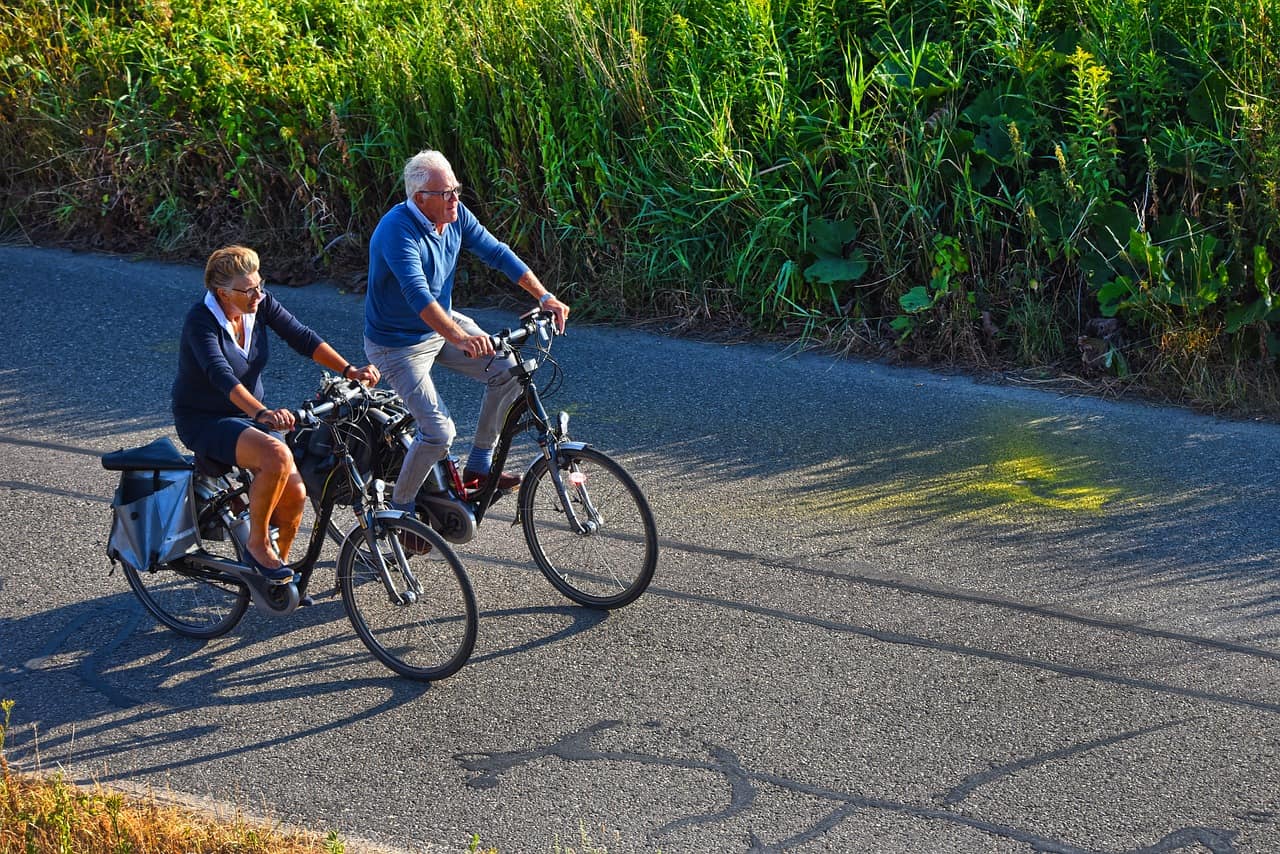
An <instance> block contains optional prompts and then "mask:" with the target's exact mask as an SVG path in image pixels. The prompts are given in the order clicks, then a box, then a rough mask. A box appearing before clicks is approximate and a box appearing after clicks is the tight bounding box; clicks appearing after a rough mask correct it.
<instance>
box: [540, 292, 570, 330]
mask: <svg viewBox="0 0 1280 854" xmlns="http://www.w3.org/2000/svg"><path fill="white" fill-rule="evenodd" d="M542 310H543V311H549V312H551V316H552V317H553V318H554V319H555V323H556V332H557V333H559V334H560V335H563V334H564V325H565V324H566V323H568V322H569V306H568V305H567V304H565V303H562V302H560V300H558V299H556V298H555V297H551V298H550V299H548V300H547V301H546V302H544V303H542Z"/></svg>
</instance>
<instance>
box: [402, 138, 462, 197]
mask: <svg viewBox="0 0 1280 854" xmlns="http://www.w3.org/2000/svg"><path fill="white" fill-rule="evenodd" d="M441 172H447V173H450V174H452V173H453V167H452V166H450V165H449V160H448V158H446V157H445V156H444V155H443V154H441V153H440V152H438V151H432V150H430V149H428V150H426V151H419V152H418V153H417V154H415V155H413V156H412V157H410V158H409V162H408V163H406V164H404V194H405V197H406V198H409V199H412V198H413V194H414V193H416V192H418V191H419V190H421V189H422V188H424V187H426V186H427V182H428V181H430V180H431V176H432V175H434V174H439V173H441Z"/></svg>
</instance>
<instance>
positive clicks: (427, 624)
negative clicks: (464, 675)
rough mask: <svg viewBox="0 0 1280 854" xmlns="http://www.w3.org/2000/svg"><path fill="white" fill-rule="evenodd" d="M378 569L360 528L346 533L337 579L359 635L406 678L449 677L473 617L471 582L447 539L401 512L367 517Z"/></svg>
mask: <svg viewBox="0 0 1280 854" xmlns="http://www.w3.org/2000/svg"><path fill="white" fill-rule="evenodd" d="M374 541H375V543H376V544H377V551H378V553H379V554H380V555H381V558H382V561H381V563H382V567H379V566H378V563H379V561H378V560H377V559H376V558H375V556H374V551H373V549H371V548H370V547H369V541H368V539H367V537H366V534H365V531H364V529H363V528H360V527H356V528H355V529H354V530H352V531H351V533H350V534H348V535H347V538H346V540H345V542H343V544H342V552H341V554H340V555H339V556H338V585H339V587H340V588H341V589H342V601H343V605H344V606H345V607H346V609H347V617H348V618H349V619H350V620H351V625H352V626H353V627H354V628H355V630H356V634H358V635H359V636H360V640H362V641H363V642H364V645H365V646H367V647H368V648H369V651H370V652H372V653H373V654H374V656H376V657H377V658H378V660H379V661H381V662H382V663H383V664H385V665H386V666H387V667H390V668H391V669H392V670H394V671H395V672H397V673H399V674H400V675H402V676H407V677H409V678H410V679H420V680H423V681H432V680H436V679H444V678H445V677H446V676H451V675H453V674H454V673H457V672H458V670H459V669H461V667H462V665H464V664H466V663H467V659H468V658H470V656H471V650H472V649H473V648H474V647H475V643H476V625H477V622H478V620H479V616H478V614H477V608H476V597H475V593H474V592H473V591H472V589H471V581H470V579H469V578H467V573H466V570H465V569H463V566H462V562H461V561H460V560H458V556H457V554H456V553H455V552H454V551H453V549H452V548H450V546H449V544H448V543H446V542H445V541H444V539H443V538H442V537H441V536H440V535H439V534H437V533H436V532H435V531H433V530H431V529H430V528H429V527H427V526H426V525H424V524H422V523H421V522H419V521H418V520H417V519H412V518H409V517H394V518H385V519H377V520H375V521H374Z"/></svg>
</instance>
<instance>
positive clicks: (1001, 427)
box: [0, 248, 1280, 854]
mask: <svg viewBox="0 0 1280 854" xmlns="http://www.w3.org/2000/svg"><path fill="white" fill-rule="evenodd" d="M0 281H2V282H3V283H4V284H3V300H4V318H5V320H4V328H3V334H2V335H0V525H2V526H3V529H4V530H5V531H7V534H5V535H4V536H3V537H0V696H2V697H9V698H12V699H14V700H16V702H17V705H16V707H15V708H14V711H13V726H12V729H11V731H10V733H9V737H8V743H7V744H6V748H5V749H6V753H7V754H8V755H9V757H10V759H12V760H16V761H18V762H21V763H22V764H24V765H25V766H27V767H32V766H34V765H36V764H37V763H39V765H40V766H41V767H43V768H46V769H50V768H54V767H63V768H65V769H67V770H68V771H69V773H71V774H72V775H73V776H75V777H80V778H94V779H97V780H99V781H101V782H103V783H108V784H110V783H114V782H124V781H128V782H129V783H131V784H142V785H151V786H154V787H156V788H157V789H161V790H165V789H169V790H173V791H176V792H183V793H191V794H193V795H198V796H205V797H211V798H214V799H215V800H218V801H221V802H230V803H234V804H238V805H240V806H242V807H245V808H248V809H251V810H254V811H258V812H263V813H267V814H270V815H271V816H273V817H276V818H279V819H282V820H286V821H293V822H298V823H301V824H304V825H307V826H310V827H313V828H315V829H317V830H325V829H329V828H336V829H337V830H339V831H340V832H342V833H346V834H351V835H354V836H358V837H363V838H367V839H372V840H377V841H381V842H385V843H391V844H395V845H398V846H400V847H401V848H404V849H408V850H413V851H460V850H465V848H466V846H467V843H468V842H469V840H470V839H471V837H472V834H476V835H478V837H479V839H480V840H481V841H482V842H483V843H484V844H487V845H496V846H498V847H499V848H500V849H501V850H502V851H503V852H504V854H510V853H511V852H549V851H551V850H552V849H553V846H554V845H555V844H556V842H557V840H558V841H559V842H560V843H561V844H563V845H572V846H577V845H578V844H579V837H580V834H581V830H580V828H585V829H586V831H587V833H588V835H589V836H590V838H591V839H592V840H593V841H594V842H595V843H597V844H607V845H608V848H609V850H610V851H612V852H630V851H646V852H648V851H657V850H659V849H660V850H661V851H663V852H667V854H671V852H710V851H715V852H721V851H723V852H746V851H760V852H763V851H788V852H790V851H797V852H813V851H840V852H846V851H857V852H877V854H895V852H913V853H914V852H1030V851H1036V852H1042V851H1043V852H1072V853H1073V854H1074V852H1175V851H1186V852H1200V851H1211V852H1260V854H1266V853H1267V852H1275V851H1280V763H1278V754H1280V690H1278V689H1280V539H1278V538H1277V535H1276V522H1277V519H1280V487H1278V486H1277V472H1280V428H1277V427H1276V426H1274V425H1264V424H1242V423H1232V422H1227V421H1222V420H1216V419H1213V418H1208V417H1203V416H1197V415H1194V414H1189V413H1186V412H1183V411H1180V410H1176V409H1169V408H1157V407H1146V406H1139V405H1131V404H1118V403H1113V402H1104V401H1099V400H1095V399H1090V398H1080V397H1064V396H1059V395H1054V394H1048V393H1043V392H1038V391H1031V390H1022V389H1009V388H1001V387H995V386H989V385H980V384H975V383H973V382H971V381H969V380H966V379H962V378H957V377H949V376H942V375H938V374H933V373H927V372H921V371H913V370H902V369H891V368H888V367H884V366H881V365H876V364H870V363H864V362H858V361H837V360H832V359H828V358H822V357H816V356H811V355H801V356H798V357H792V356H789V355H788V354H786V353H784V352H781V351H779V350H776V349H773V348H769V347H759V346H722V345H714V344H706V343H694V342H688V341H679V340H670V339H666V338H661V337H655V336H652V335H648V334H642V333H639V332H634V331H626V330H616V329H609V328H589V327H586V326H582V325H578V326H575V327H573V328H572V329H571V333H570V334H569V335H568V336H567V337H566V338H564V339H562V340H561V341H560V342H558V343H557V345H556V355H557V357H558V359H559V362H560V363H561V365H562V366H563V367H564V369H565V371H566V381H565V384H564V387H563V388H562V390H561V391H560V393H559V394H558V395H557V397H556V398H555V399H554V400H553V401H552V402H551V405H552V406H553V407H554V408H565V409H568V410H569V411H570V412H571V413H572V414H573V419H574V420H573V423H574V427H575V429H574V434H575V436H576V437H578V438H582V439H586V440H588V441H590V442H592V443H593V444H595V445H596V446H598V447H600V448H602V449H604V450H607V451H609V452H612V453H614V454H615V455H617V456H618V457H619V458H620V459H622V460H623V461H625V463H626V464H627V466H628V467H629V468H630V470H631V471H632V472H633V473H634V474H635V475H636V477H637V479H638V480H639V481H640V483H641V485H642V486H643V487H644V489H645V490H646V492H647V494H648V496H649V498H650V501H651V503H652V505H653V508H654V510H655V513H656V515H657V518H658V525H659V529H660V533H661V537H662V557H661V561H660V564H659V567H658V573H657V577H656V579H655V581H654V584H653V586H652V588H651V589H650V591H649V592H648V593H647V594H646V595H645V596H644V597H642V598H641V599H640V600H639V601H638V602H637V603H635V604H634V605H632V606H631V607H629V608H626V609H623V610H621V611H618V612H615V613H611V614H608V615H604V614H601V613H595V612H592V611H589V610H584V609H581V608H578V607H574V606H572V605H570V604H569V603H568V602H566V601H565V600H563V599H561V598H559V597H558V595H557V594H556V593H555V592H554V591H553V590H552V589H551V587H550V586H549V585H548V584H547V583H546V582H545V581H544V580H543V579H542V577H541V576H540V575H538V574H537V572H536V571H535V570H534V569H533V567H532V565H531V562H530V560H529V558H528V554H527V550H526V548H525V546H524V544H523V541H522V539H521V536H520V533H519V529H512V528H511V527H510V525H509V521H510V519H511V513H510V512H509V509H507V508H502V505H499V507H498V508H495V513H496V515H495V517H491V519H490V520H488V521H487V522H486V523H485V525H484V526H483V527H482V529H481V532H480V535H479V537H478V538H477V539H476V540H475V541H474V542H473V543H471V544H469V545H468V546H467V547H464V549H463V550H462V554H463V556H464V559H465V560H466V561H467V564H468V567H469V569H470V571H471V573H472V577H473V581H474V583H475V587H476V591H477V596H478V598H479V603H480V608H481V624H480V638H479V641H478V643H477V647H476V651H475V654H474V656H473V658H472V660H471V662H470V663H469V664H468V665H467V667H466V668H464V669H463V670H462V671H461V672H460V673H459V674H457V675H456V676H454V677H452V678H450V679H447V680H444V681H442V682H439V683H436V684H433V685H430V686H422V685H419V684H415V683H411V682H408V681H405V680H402V679H399V678H397V677H395V676H394V675H393V674H391V673H390V672H389V671H387V670H385V669H384V668H382V667H381V665H379V664H378V663H377V662H376V661H375V660H374V659H373V658H372V657H371V656H370V655H369V654H368V653H367V651H366V650H365V649H364V647H363V646H362V645H361V644H360V643H359V641H358V640H357V639H356V638H355V636H354V634H353V632H352V631H351V628H350V626H349V624H348V623H347V621H346V619H345V616H344V613H343V610H342V605H341V602H340V600H339V599H338V598H337V597H332V596H331V597H327V598H322V599H321V600H320V602H319V604H318V605H317V606H316V607H314V608H309V609H304V610H302V611H300V612H298V613H297V614H295V615H294V616H293V617H290V618H288V619H271V618H267V617H264V616H261V615H258V614H255V613H250V614H249V615H248V616H247V617H246V618H245V620H244V621H243V623H242V624H241V625H240V626H239V627H238V628H237V629H236V630H235V631H234V632H232V633H231V634H230V635H229V636H228V637H226V638H223V639H221V640H217V641H213V642H209V643H206V644H200V643H196V642H193V641H190V640H186V639H183V638H181V637H179V636H177V635H175V634H173V633H171V632H169V631H166V630H163V629H161V628H159V627H157V626H156V625H155V624H154V623H153V622H152V621H151V620H150V619H149V618H147V617H146V616H145V614H144V613H143V612H142V609H141V607H140V606H139V605H138V603H137V602H136V601H135V599H134V598H133V596H132V595H131V593H130V592H129V589H128V586H127V584H126V582H125V580H124V578H123V577H122V576H121V575H120V574H119V573H118V572H117V573H116V574H115V575H110V574H109V570H110V565H109V562H108V561H107V559H106V557H105V554H104V549H105V542H106V535H107V528H108V522H109V507H108V502H109V499H110V495H111V491H112V488H113V486H114V483H113V478H112V477H111V475H110V474H109V473H107V472H105V471H103V470H102V469H101V467H100V465H99V462H98V456H99V454H101V453H102V452H104V451H109V450H114V449H116V448H120V447H125V446H132V445H137V444H142V443H144V442H146V441H149V440H150V439H152V438H154V437H156V436H159V435H164V434H170V432H171V431H170V427H169V419H168V415H167V411H168V405H167V392H168V386H169V383H170V381H171V378H172V375H173V371H174V365H175V354H176V347H177V338H178V331H179V326H180V319H181V317H182V314H183V312H184V311H185V309H186V307H187V306H188V305H189V304H190V303H192V302H194V301H195V299H197V298H198V297H199V295H200V288H201V285H200V271H199V270H197V269H194V268H190V267H179V266H167V265H161V264H157V263H135V262H131V261H128V260H125V259H119V258H113V257H103V256H95V255H77V254H70V253H65V252H59V251H47V250H35V249H27V248H0ZM279 295H280V296H281V298H282V299H283V300H284V301H285V303H286V305H288V306H289V307H290V308H291V309H292V310H293V311H294V312H295V313H296V314H298V315H299V316H300V317H302V318H303V319H304V320H305V321H307V322H308V323H310V324H311V325H312V326H314V327H315V328H316V329H318V330H319V331H320V332H321V333H322V334H323V335H325V336H326V338H328V340H330V341H331V342H332V343H334V344H335V345H336V346H337V347H338V348H339V350H340V351H341V352H343V353H344V354H346V355H347V356H348V358H351V359H353V360H354V359H355V358H357V357H358V355H359V353H360V347H359V337H360V324H361V319H360V318H361V303H360V300H359V299H358V298H356V297H352V296H350V295H343V294H340V293H338V292H337V291H336V290H334V289H333V288H330V287H327V286H312V287H309V288H303V289H297V290H287V291H286V290H282V291H280V292H279ZM477 316H478V317H480V318H481V319H482V322H483V323H485V324H487V325H488V326H489V327H490V328H494V329H496V328H500V327H501V326H503V325H507V324H508V323H509V322H510V321H511V319H512V318H511V317H510V316H509V315H506V314H503V313H500V312H488V311H486V312H479V313H477ZM270 372H271V373H270V376H269V377H268V383H269V389H271V391H272V394H271V395H269V397H270V402H271V403H273V404H277V405H284V404H288V403H291V402H294V403H296V402H300V401H302V400H303V399H304V398H306V397H307V396H309V395H310V393H311V392H312V390H313V388H314V386H315V384H316V382H317V380H318V377H319V372H318V369H317V368H316V367H315V366H314V365H309V364H308V363H306V362H305V361H304V360H302V359H301V358H298V357H296V356H295V355H293V354H292V353H289V352H287V351H284V350H283V349H281V350H279V351H278V352H277V353H276V354H275V356H274V359H273V364H272V367H271V369H270ZM444 393H445V395H446V397H447V399H449V400H450V401H451V402H452V403H453V405H454V411H455V415H456V416H457V418H458V421H459V422H460V425H462V429H461V430H460V433H461V434H462V435H463V436H464V437H465V436H467V435H468V433H467V430H468V428H469V427H470V426H471V425H473V424H474V416H475V403H476V399H477V392H476V389H475V388H474V387H473V386H471V385H470V384H469V383H467V382H466V381H464V380H454V379H451V378H450V379H446V380H445V381H444ZM459 450H460V451H462V452H465V450H466V444H465V442H464V443H461V446H460V448H459ZM524 459H526V460H527V459H528V457H527V456H526V457H525V458H524ZM500 509H501V511H502V512H498V511H499V510H500ZM335 557H336V554H335V553H334V550H333V549H330V550H329V551H328V552H327V553H326V559H327V561H329V563H327V564H326V565H325V566H322V568H321V569H320V570H319V571H318V578H319V579H320V584H319V586H320V587H321V588H322V589H323V588H324V587H325V585H324V584H323V582H324V580H326V579H331V578H332V570H331V568H330V567H331V562H332V560H333V559H334V558H335Z"/></svg>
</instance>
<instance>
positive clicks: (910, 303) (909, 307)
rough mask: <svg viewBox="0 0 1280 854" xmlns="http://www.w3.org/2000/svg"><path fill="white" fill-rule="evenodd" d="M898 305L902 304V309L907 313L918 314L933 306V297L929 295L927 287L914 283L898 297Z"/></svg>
mask: <svg viewBox="0 0 1280 854" xmlns="http://www.w3.org/2000/svg"><path fill="white" fill-rule="evenodd" d="M898 305H900V306H902V310H903V311H905V312H906V313H907V314H919V313H920V312H922V311H926V310H927V309H929V308H931V307H932V306H933V299H932V298H931V297H930V296H929V289H928V288H926V287H925V286H924V285H916V286H915V287H914V288H912V289H911V290H909V291H907V292H906V293H905V294H903V295H902V296H900V297H898Z"/></svg>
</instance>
